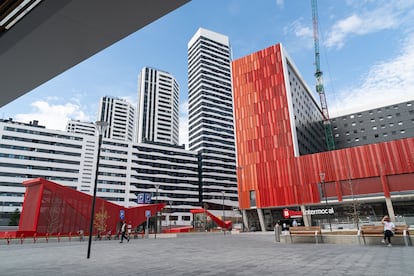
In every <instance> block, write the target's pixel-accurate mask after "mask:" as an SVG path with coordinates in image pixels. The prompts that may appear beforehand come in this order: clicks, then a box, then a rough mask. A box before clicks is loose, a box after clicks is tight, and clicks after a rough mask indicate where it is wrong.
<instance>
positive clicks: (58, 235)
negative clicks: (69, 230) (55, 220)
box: [57, 232, 60, 242]
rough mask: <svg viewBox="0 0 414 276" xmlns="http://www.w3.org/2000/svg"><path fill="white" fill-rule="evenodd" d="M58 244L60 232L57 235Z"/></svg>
mask: <svg viewBox="0 0 414 276" xmlns="http://www.w3.org/2000/svg"><path fill="white" fill-rule="evenodd" d="M57 238H58V242H60V232H59V233H58V234H57Z"/></svg>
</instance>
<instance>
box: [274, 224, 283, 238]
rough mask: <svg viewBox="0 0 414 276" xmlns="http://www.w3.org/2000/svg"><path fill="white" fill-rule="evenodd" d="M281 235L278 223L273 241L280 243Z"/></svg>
mask: <svg viewBox="0 0 414 276" xmlns="http://www.w3.org/2000/svg"><path fill="white" fill-rule="evenodd" d="M281 233H282V227H280V225H279V224H278V223H276V225H275V241H276V242H280V234H281Z"/></svg>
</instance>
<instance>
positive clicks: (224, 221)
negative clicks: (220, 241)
mask: <svg viewBox="0 0 414 276" xmlns="http://www.w3.org/2000/svg"><path fill="white" fill-rule="evenodd" d="M221 194H222V196H223V206H222V207H223V223H224V227H223V234H224V235H226V217H225V215H224V191H221Z"/></svg>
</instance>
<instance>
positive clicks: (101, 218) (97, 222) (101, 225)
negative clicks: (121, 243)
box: [93, 203, 109, 237]
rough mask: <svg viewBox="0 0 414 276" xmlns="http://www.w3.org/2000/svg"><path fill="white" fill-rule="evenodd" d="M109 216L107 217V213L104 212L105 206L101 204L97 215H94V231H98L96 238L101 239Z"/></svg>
mask: <svg viewBox="0 0 414 276" xmlns="http://www.w3.org/2000/svg"><path fill="white" fill-rule="evenodd" d="M108 218H109V216H108V212H107V211H106V210H105V206H104V204H103V203H102V205H101V209H100V210H99V212H98V213H96V214H95V219H94V223H93V224H94V226H95V229H96V230H97V231H98V237H101V233H104V232H105V231H106V227H107V225H106V222H107V220H108Z"/></svg>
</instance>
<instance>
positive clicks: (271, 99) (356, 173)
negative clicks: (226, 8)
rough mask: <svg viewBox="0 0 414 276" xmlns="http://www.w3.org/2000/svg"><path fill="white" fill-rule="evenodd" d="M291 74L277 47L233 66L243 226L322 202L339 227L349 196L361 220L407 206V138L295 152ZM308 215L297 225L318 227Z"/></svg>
mask: <svg viewBox="0 0 414 276" xmlns="http://www.w3.org/2000/svg"><path fill="white" fill-rule="evenodd" d="M288 66H289V67H290V68H289V70H290V71H289V70H288V68H287V67H288ZM291 68H293V69H291ZM291 72H297V70H296V68H295V67H294V65H293V62H292V61H291V60H290V59H289V57H288V56H287V54H286V53H285V51H284V49H283V47H282V46H281V45H280V44H277V45H274V46H271V47H268V48H266V49H263V50H261V51H258V52H256V53H253V54H251V55H248V56H246V57H243V58H240V59H238V60H235V61H233V63H232V73H233V89H234V109H235V129H236V145H237V158H238V159H237V161H238V194H239V204H240V208H241V209H242V210H243V215H244V216H243V217H244V223H245V225H246V226H248V227H249V226H254V227H255V228H257V227H260V228H261V230H265V229H268V230H270V229H271V228H272V227H273V226H274V223H275V221H277V219H278V218H280V217H281V213H282V209H283V208H286V207H287V208H296V209H298V210H299V209H300V210H301V211H302V212H306V209H309V208H312V207H319V206H324V204H328V200H329V205H330V206H334V207H335V208H336V209H337V210H338V211H337V212H336V214H335V216H333V217H332V218H335V219H336V220H337V221H339V222H343V221H344V220H345V219H346V218H345V217H346V216H347V214H346V212H345V211H344V210H345V209H346V208H345V205H349V203H350V202H354V200H355V199H357V200H358V204H365V205H366V206H359V209H360V210H361V212H362V213H361V214H360V215H361V216H364V215H366V214H368V215H371V214H372V213H373V212H374V211H375V212H374V214H375V216H380V215H382V214H379V213H380V212H382V213H388V214H389V215H391V216H392V217H393V218H395V216H396V215H397V214H399V215H401V214H404V212H405V213H406V212H407V211H406V210H407V209H409V208H408V207H409V206H411V207H413V206H412V205H413V199H414V138H408V139H401V140H394V141H390V142H385V143H378V144H370V145H366V146H359V147H353V148H347V149H342V150H334V151H330V152H320V153H313V154H306V155H299V154H298V151H297V140H298V138H297V135H296V133H295V128H296V125H295V118H293V117H294V116H296V114H294V111H293V106H294V104H295V103H292V97H291V93H296V92H294V91H291V87H290V86H291V83H290V81H289V76H290V73H291ZM288 75H289V76H288ZM297 78H298V79H300V75H299V74H298V75H297ZM299 81H302V80H299ZM302 82H303V81H302ZM305 87H306V86H305ZM315 108H317V109H319V108H318V107H315ZM319 111H320V110H319ZM321 173H322V176H324V178H323V179H321V178H320V177H321ZM410 204H411V205H410ZM368 205H369V206H368ZM368 207H370V208H371V209H373V211H369V210H365V209H367V208H368ZM411 207H410V208H411ZM411 212H412V211H411ZM368 215H367V216H368ZM315 218H317V217H307V216H304V223H305V224H315V223H318V222H317V221H316V220H315ZM319 219H321V220H323V219H324V218H323V217H319ZM253 222H256V223H253ZM269 228H270V229H269Z"/></svg>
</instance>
